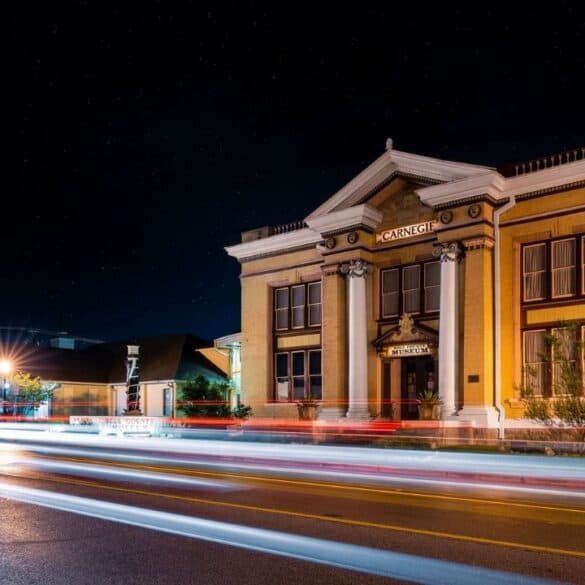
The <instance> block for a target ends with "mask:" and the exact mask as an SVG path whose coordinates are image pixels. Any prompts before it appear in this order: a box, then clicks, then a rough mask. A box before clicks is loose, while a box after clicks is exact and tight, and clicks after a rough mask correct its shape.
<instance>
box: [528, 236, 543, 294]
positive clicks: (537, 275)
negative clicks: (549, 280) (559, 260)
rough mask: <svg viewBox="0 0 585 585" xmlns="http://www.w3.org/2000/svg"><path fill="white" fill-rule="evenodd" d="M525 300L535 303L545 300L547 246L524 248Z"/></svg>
mask: <svg viewBox="0 0 585 585" xmlns="http://www.w3.org/2000/svg"><path fill="white" fill-rule="evenodd" d="M523 274H524V300H525V301H535V300H539V299H544V298H545V285H546V244H535V245H532V246H525V247H524V259H523Z"/></svg>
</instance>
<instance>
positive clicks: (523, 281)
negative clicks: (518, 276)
mask: <svg viewBox="0 0 585 585" xmlns="http://www.w3.org/2000/svg"><path fill="white" fill-rule="evenodd" d="M536 247H542V248H544V254H545V256H544V257H545V259H546V242H537V243H535V244H529V245H528V246H524V248H523V249H522V289H523V292H522V298H523V301H524V302H531V301H543V300H544V299H546V264H545V266H544V268H543V269H542V270H539V271H538V272H526V250H528V248H536ZM527 274H544V275H545V276H544V281H545V287H544V295H542V296H540V297H533V298H530V299H529V298H527V297H526V288H527V287H526V275H527Z"/></svg>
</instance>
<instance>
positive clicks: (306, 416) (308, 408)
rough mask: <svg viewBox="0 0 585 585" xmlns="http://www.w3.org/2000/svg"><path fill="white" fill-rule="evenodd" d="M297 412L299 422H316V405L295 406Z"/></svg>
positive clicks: (300, 404)
mask: <svg viewBox="0 0 585 585" xmlns="http://www.w3.org/2000/svg"><path fill="white" fill-rule="evenodd" d="M297 409H298V411H299V420H316V419H317V415H318V414H319V405H318V404H303V403H299V404H297Z"/></svg>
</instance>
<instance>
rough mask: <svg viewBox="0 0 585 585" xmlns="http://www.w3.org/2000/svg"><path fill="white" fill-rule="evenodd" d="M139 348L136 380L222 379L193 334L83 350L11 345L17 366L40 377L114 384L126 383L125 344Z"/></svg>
mask: <svg viewBox="0 0 585 585" xmlns="http://www.w3.org/2000/svg"><path fill="white" fill-rule="evenodd" d="M128 344H131V345H138V346H139V347H140V362H139V363H140V379H141V380H142V381H144V382H149V381H155V380H184V379H186V378H189V377H191V376H196V375H198V374H202V375H206V376H211V377H216V378H222V379H225V377H226V376H225V373H224V372H222V370H221V369H220V368H218V367H217V366H216V365H215V364H213V363H212V362H211V361H210V360H208V359H207V358H206V357H205V356H204V355H203V354H202V353H201V352H199V351H196V350H197V349H201V348H205V347H213V344H212V342H209V341H206V340H203V339H200V338H198V337H195V336H193V335H189V334H186V333H183V334H170V335H160V336H155V337H146V338H140V339H132V340H128V341H123V342H122V341H120V342H108V343H100V344H97V345H93V346H91V347H89V348H87V349H83V350H71V349H58V348H52V347H34V346H25V347H13V348H12V350H11V352H10V353H11V354H12V355H17V354H20V357H19V358H18V360H17V367H18V368H19V369H22V370H23V371H26V372H29V373H30V374H32V375H34V376H40V377H41V378H42V379H44V380H55V381H67V382H90V383H91V382H93V383H102V384H107V383H110V384H118V383H125V382H126V355H127V345H128Z"/></svg>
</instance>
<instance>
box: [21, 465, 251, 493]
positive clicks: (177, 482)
mask: <svg viewBox="0 0 585 585" xmlns="http://www.w3.org/2000/svg"><path fill="white" fill-rule="evenodd" d="M10 463H11V464H12V465H18V466H20V467H25V468H29V467H31V468H33V469H37V470H43V471H46V470H49V471H50V472H52V473H62V474H67V475H76V476H80V477H93V478H98V479H99V478H103V479H109V480H114V481H125V482H130V481H131V482H133V483H148V484H158V485H160V484H163V485H168V486H175V487H180V488H205V489H212V490H219V491H235V490H240V491H241V490H244V489H247V488H246V487H244V486H243V485H242V484H241V483H240V484H236V483H234V482H228V481H224V480H212V479H200V478H194V477H192V476H187V475H185V474H174V473H163V472H152V471H141V470H135V469H131V468H128V467H125V468H120V467H114V466H108V465H96V464H91V465H89V464H84V463H71V462H66V461H65V462H62V461H51V460H47V459H33V458H30V457H13V458H12V459H11V460H10Z"/></svg>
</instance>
